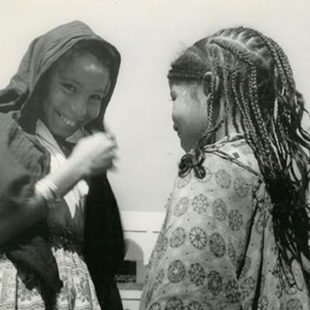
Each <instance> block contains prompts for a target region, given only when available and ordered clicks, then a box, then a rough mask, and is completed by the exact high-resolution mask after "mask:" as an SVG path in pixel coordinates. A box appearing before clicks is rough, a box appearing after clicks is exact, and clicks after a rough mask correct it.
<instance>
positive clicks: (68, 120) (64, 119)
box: [60, 114, 76, 127]
mask: <svg viewBox="0 0 310 310" xmlns="http://www.w3.org/2000/svg"><path fill="white" fill-rule="evenodd" d="M60 118H61V120H62V121H63V122H64V123H65V124H66V125H68V126H71V127H73V126H75V125H76V122H75V121H72V120H70V119H68V118H66V117H65V116H63V115H62V114H60Z"/></svg>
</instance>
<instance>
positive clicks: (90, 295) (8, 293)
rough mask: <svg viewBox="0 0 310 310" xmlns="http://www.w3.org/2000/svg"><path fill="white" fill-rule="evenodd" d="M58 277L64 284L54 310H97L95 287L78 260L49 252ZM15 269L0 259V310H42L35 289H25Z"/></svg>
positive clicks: (61, 251)
mask: <svg viewBox="0 0 310 310" xmlns="http://www.w3.org/2000/svg"><path fill="white" fill-rule="evenodd" d="M53 254H54V256H55V259H56V262H57V265H58V269H59V273H60V278H61V280H62V281H63V283H64V286H63V288H62V289H61V291H60V293H59V294H58V295H57V301H56V309H57V310H73V309H74V310H79V309H81V310H100V307H99V304H98V300H97V296H96V292H95V288H94V286H93V283H92V281H91V279H90V276H89V273H88V269H87V266H86V265H85V263H84V261H83V260H82V259H81V257H80V256H79V255H78V254H77V253H74V252H70V251H65V250H64V249H62V248H60V249H57V250H55V249H53ZM21 278H22V276H21V275H19V274H18V273H17V270H16V268H15V266H14V265H13V264H12V263H11V261H10V260H8V259H7V258H6V256H5V255H3V256H2V257H1V258H0V310H8V309H18V310H39V309H40V310H43V309H45V305H44V302H43V299H42V297H41V295H40V294H39V292H38V290H37V289H36V288H33V289H32V290H29V289H27V288H26V286H25V284H24V283H23V281H22V280H21Z"/></svg>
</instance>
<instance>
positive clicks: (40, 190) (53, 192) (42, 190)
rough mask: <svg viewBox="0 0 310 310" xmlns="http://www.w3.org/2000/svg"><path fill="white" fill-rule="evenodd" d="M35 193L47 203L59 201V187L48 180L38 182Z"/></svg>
mask: <svg viewBox="0 0 310 310" xmlns="http://www.w3.org/2000/svg"><path fill="white" fill-rule="evenodd" d="M35 191H36V193H37V194H40V195H41V196H42V197H43V198H44V199H45V200H47V201H50V200H57V199H59V196H58V194H57V192H58V188H57V186H56V185H55V184H54V183H53V182H51V181H49V180H47V179H41V180H40V181H38V182H37V183H36V185H35Z"/></svg>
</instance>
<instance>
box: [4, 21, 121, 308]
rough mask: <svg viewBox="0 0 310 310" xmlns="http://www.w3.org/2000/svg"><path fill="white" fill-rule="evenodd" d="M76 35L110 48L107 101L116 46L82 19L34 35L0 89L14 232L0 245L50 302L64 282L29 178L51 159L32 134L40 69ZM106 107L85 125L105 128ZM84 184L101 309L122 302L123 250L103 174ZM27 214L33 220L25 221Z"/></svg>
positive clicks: (7, 221)
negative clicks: (118, 278)
mask: <svg viewBox="0 0 310 310" xmlns="http://www.w3.org/2000/svg"><path fill="white" fill-rule="evenodd" d="M80 40H96V41H98V42H99V43H100V44H101V45H102V48H104V49H105V50H108V52H109V53H110V56H111V59H112V64H111V87H110V89H109V92H108V94H107V96H106V97H105V98H104V100H103V101H104V102H103V104H102V107H106V105H107V103H108V102H109V101H110V98H111V96H112V93H113V90H114V87H115V83H116V79H117V75H118V70H119V64H120V55H119V53H118V51H117V50H116V49H115V47H114V46H112V45H111V44H109V43H108V42H106V41H104V40H103V39H102V38H100V37H99V36H97V35H96V34H94V33H93V32H92V30H91V29H90V28H89V27H88V26H86V25H85V24H83V23H81V22H71V23H69V24H66V25H62V26H60V27H57V28H55V29H53V30H51V31H50V32H48V33H47V34H45V35H43V36H41V37H39V38H37V39H35V40H34V41H33V42H32V43H31V45H30V47H29V49H28V51H27V53H26V54H25V56H24V57H23V59H22V62H21V64H20V66H19V69H18V72H17V73H16V74H15V75H14V76H13V78H12V79H11V82H10V84H9V85H8V87H7V88H5V89H4V90H2V91H0V112H6V113H0V227H2V228H1V231H11V232H12V231H13V234H12V233H11V234H10V237H9V238H6V236H5V235H4V234H2V236H3V237H1V236H0V251H2V252H5V253H6V255H7V257H8V258H9V259H10V260H11V261H12V262H13V263H14V264H15V265H16V267H17V268H18V269H19V270H20V271H22V272H23V273H26V274H27V277H26V278H25V282H26V284H27V286H28V287H31V286H33V285H39V286H40V289H41V293H42V297H43V298H44V300H45V302H46V305H47V308H49V307H51V305H52V303H53V300H54V299H55V296H56V293H57V292H58V291H59V290H60V288H61V285H62V284H61V281H60V279H59V275H58V269H57V265H56V262H55V259H54V257H53V255H52V252H51V247H50V244H49V236H48V227H47V223H46V221H45V217H44V216H42V214H38V212H41V213H42V212H44V211H42V210H44V208H42V207H41V208H40V207H38V205H39V204H41V205H42V204H44V203H45V202H44V201H42V200H36V199H35V195H34V184H35V182H36V181H37V180H39V179H40V178H42V177H43V176H44V175H46V174H47V173H48V172H49V160H50V159H49V154H48V153H47V152H46V150H45V149H44V148H43V147H42V146H41V145H40V144H39V143H38V142H37V140H36V138H35V136H34V130H35V124H36V121H37V119H38V116H39V114H38V112H39V108H38V104H40V101H39V100H36V96H35V95H36V90H37V89H36V87H37V86H38V85H39V81H40V78H41V77H42V76H43V75H44V73H45V72H46V71H47V70H48V69H49V68H50V67H51V66H52V65H53V63H55V61H57V60H58V59H59V57H60V56H61V55H62V54H63V53H65V52H66V51H68V50H69V49H70V48H71V47H72V46H73V45H74V44H75V43H77V42H79V41H80ZM15 111H17V112H15ZM104 112H105V111H104V108H103V109H102V110H101V112H100V115H99V117H98V118H97V119H96V120H95V121H93V122H92V123H91V124H89V125H88V128H87V129H88V130H91V129H96V130H104V128H103V116H104ZM89 184H90V191H89V194H88V196H87V201H86V214H85V231H84V248H83V255H84V257H85V261H86V263H87V266H88V268H89V271H90V274H91V277H92V279H93V282H94V284H95V288H96V291H97V295H98V299H99V302H100V305H101V308H102V309H109V310H110V309H122V306H121V302H120V297H119V294H118V291H117V288H116V286H115V282H114V275H115V273H116V271H117V269H118V268H119V266H120V264H121V263H122V261H123V257H124V241H123V233H122V227H121V222H120V216H119V211H118V207H117V203H116V200H115V197H114V195H113V192H112V190H111V187H110V185H109V182H108V180H107V178H106V176H105V175H101V176H98V177H96V178H92V179H91V180H90V181H89ZM36 210H40V211H36ZM36 218H38V220H37V221H36ZM29 219H31V221H33V222H35V225H31V226H30V225H29V222H31V221H29ZM6 229H7V230H6Z"/></svg>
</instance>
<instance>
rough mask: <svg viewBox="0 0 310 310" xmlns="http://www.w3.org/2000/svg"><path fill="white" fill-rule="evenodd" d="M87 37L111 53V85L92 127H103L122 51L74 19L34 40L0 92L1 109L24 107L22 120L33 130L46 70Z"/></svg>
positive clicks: (100, 128)
mask: <svg viewBox="0 0 310 310" xmlns="http://www.w3.org/2000/svg"><path fill="white" fill-rule="evenodd" d="M84 40H89V41H97V42H98V43H99V44H100V45H102V48H103V49H104V50H105V51H106V52H108V54H109V56H110V59H111V64H110V79H111V81H110V82H111V85H110V88H109V90H108V93H107V95H106V96H105V97H104V98H103V102H102V103H103V104H102V109H101V111H100V114H99V116H98V117H97V119H95V120H94V121H92V123H91V127H92V128H96V129H98V130H103V117H104V112H105V110H104V107H105V106H106V105H107V104H108V102H109V101H110V99H111V96H112V94H113V91H114V88H115V84H116V80H117V76H118V71H119V66H120V54H119V52H118V51H117V49H116V48H115V47H114V46H113V45H112V44H110V43H109V42H107V41H105V40H104V39H102V38H101V37H100V36H98V35H96V34H95V33H94V32H93V31H92V30H91V29H90V28H89V27H88V26H87V25H86V24H84V23H82V22H80V21H73V22H70V23H68V24H64V25H61V26H58V27H56V28H54V29H52V30H50V31H49V32H47V33H46V34H44V35H42V36H40V37H38V38H36V39H34V40H33V41H32V43H31V44H30V46H29V48H28V50H27V52H26V54H25V55H24V57H23V59H22V61H21V63H20V65H19V68H18V70H17V73H16V74H15V75H14V76H13V77H12V79H11V81H10V83H9V85H8V86H7V87H6V88H5V89H3V90H1V91H0V112H8V111H11V110H21V116H20V120H19V121H20V123H21V125H22V127H23V128H24V129H25V130H26V131H28V132H32V133H33V132H34V130H35V123H36V120H37V119H38V117H39V115H38V114H39V109H37V108H36V107H34V106H33V104H34V102H33V100H31V99H32V97H33V95H34V91H35V88H36V86H37V85H38V82H39V80H40V78H41V77H42V76H43V74H44V73H45V72H47V70H48V69H49V68H50V67H51V66H52V65H53V64H54V63H55V62H56V61H57V60H58V59H59V58H60V57H61V56H62V55H63V54H64V53H66V52H67V51H68V50H69V49H70V48H72V47H73V46H74V45H75V44H76V43H78V42H80V41H84Z"/></svg>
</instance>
